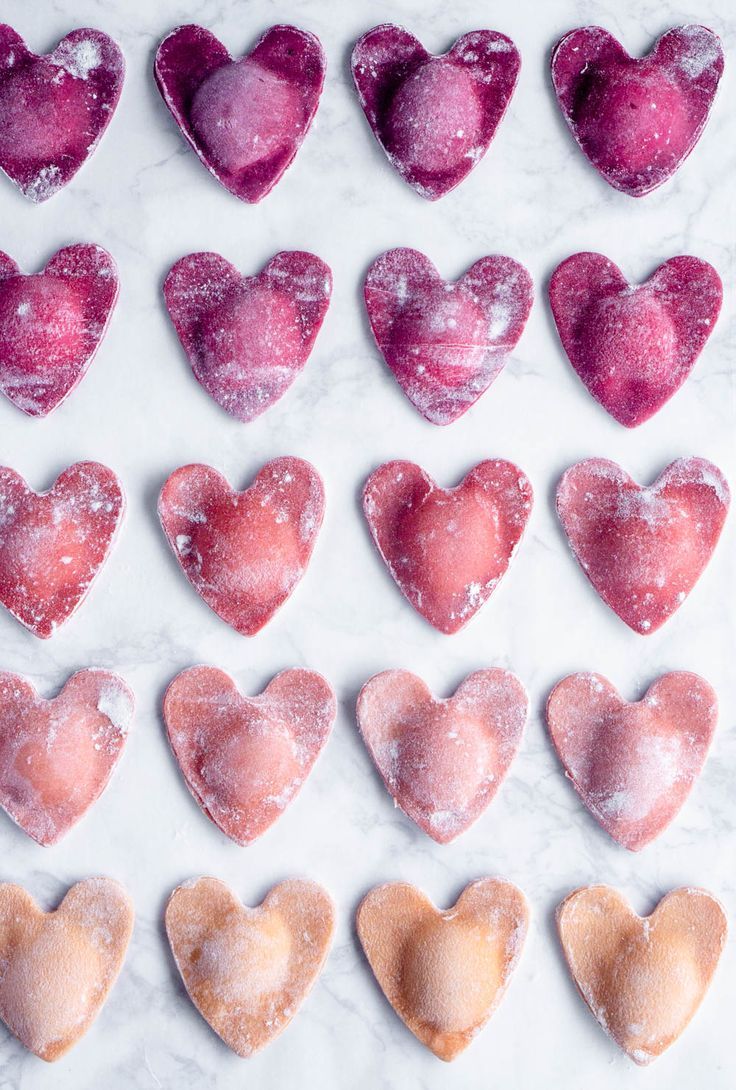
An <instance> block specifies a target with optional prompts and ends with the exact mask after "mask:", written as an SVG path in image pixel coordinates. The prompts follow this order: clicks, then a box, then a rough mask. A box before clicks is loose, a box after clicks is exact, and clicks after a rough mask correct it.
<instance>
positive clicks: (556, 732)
mask: <svg viewBox="0 0 736 1090" xmlns="http://www.w3.org/2000/svg"><path fill="white" fill-rule="evenodd" d="M717 718H718V701H717V698H716V694H715V692H714V691H713V689H712V688H711V686H710V685H709V684H708V682H707V681H704V680H703V678H702V677H698V675H697V674H690V673H687V672H685V671H678V672H676V673H671V674H665V675H664V676H663V677H660V678H658V679H657V681H655V682H654V683H653V684H652V685H651V686H650V687H649V689H648V690H647V693H646V695H645V696H644V697H643V699H642V700H639V701H637V702H636V703H633V704H630V703H628V701H626V700H623V699H622V697H621V696H620V695H619V693H618V692H617V691H616V689H615V688H614V686H613V685H612V684H611V682H610V681H608V680H607V679H606V678H604V677H601V675H600V674H585V673H581V674H571V675H570V676H569V677H566V678H565V679H564V680H563V681H561V682H560V683H559V684H558V685H556V686H555V688H554V689H553V690H552V692H551V694H550V697H549V700H548V701H547V723H548V726H549V732H550V736H551V738H552V742H553V744H554V747H555V749H556V750H557V754H558V756H559V758H560V760H561V761H562V764H563V766H564V768H565V772H566V773H567V775H568V776H569V777H570V779H571V780H572V782H573V785H574V787H575V790H576V791H577V792H578V794H579V795H580V798H581V799H582V800H583V803H584V804H585V806H586V807H587V808H588V810H590V812H591V814H592V815H593V817H594V818H595V819H596V821H598V822H599V823H600V825H602V827H603V828H604V829H605V830H606V832H607V833H609V834H610V836H612V837H613V839H614V840H616V841H618V843H619V844H623V846H624V847H625V848H629V849H630V850H631V851H638V850H639V849H640V848H643V847H645V845H647V844H649V843H650V841H652V840H654V838H655V837H657V836H659V834H660V833H661V832H662V830H663V829H665V828H666V827H667V826H668V825H669V823H670V822H671V821H672V820H673V818H674V817H675V816H676V815H677V813H678V811H679V810H680V807H681V806H682V805H683V803H684V802H685V799H686V798H687V796H688V794H689V793H690V790H691V788H692V786H693V783H694V782H695V780H696V779H697V778H698V776H699V775H700V772H701V770H702V767H703V764H704V762H705V758H706V755H707V753H708V747H709V746H710V743H711V740H712V738H713V732H714V730H715V727H716V721H717Z"/></svg>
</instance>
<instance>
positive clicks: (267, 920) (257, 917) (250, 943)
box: [165, 878, 335, 1057]
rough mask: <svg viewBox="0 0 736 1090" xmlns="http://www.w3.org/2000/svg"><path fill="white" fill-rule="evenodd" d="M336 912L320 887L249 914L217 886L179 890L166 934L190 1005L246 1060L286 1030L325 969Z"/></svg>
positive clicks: (194, 884)
mask: <svg viewBox="0 0 736 1090" xmlns="http://www.w3.org/2000/svg"><path fill="white" fill-rule="evenodd" d="M334 915H335V913H334V907H333V904H332V901H331V900H330V898H329V896H328V895H327V893H326V892H325V891H324V890H323V889H322V888H321V887H320V886H318V885H317V884H316V882H310V881H306V880H302V879H291V880H289V881H286V882H281V883H280V884H279V885H277V886H274V887H273V889H272V890H271V891H270V892H269V894H268V896H267V897H266V898H265V900H264V901H263V903H262V904H261V905H260V906H259V907H258V908H247V907H244V906H243V905H242V904H241V903H240V902H239V901H238V900H237V898H236V897H235V895H234V894H233V893H232V891H231V890H230V889H228V887H227V886H226V885H225V884H224V883H223V882H220V881H218V880H217V879H216V878H195V879H192V880H190V881H189V882H186V883H184V885H182V886H179V887H178V888H177V889H175V890H174V892H173V893H172V895H171V897H170V898H169V903H168V905H167V906H166V917H165V923H166V934H167V936H168V939H169V944H170V946H171V950H172V953H173V955H174V959H175V961H176V965H177V968H178V969H179V972H180V973H181V976H182V979H183V981H184V985H185V987H186V989H187V992H188V994H189V998H190V999H191V1000H192V1002H193V1003H194V1006H195V1007H196V1008H197V1010H198V1011H199V1013H200V1014H201V1015H202V1017H203V1018H204V1019H205V1021H206V1022H208V1023H209V1025H210V1027H211V1028H212V1029H213V1030H214V1031H215V1033H217V1034H218V1036H219V1037H221V1038H222V1040H223V1041H224V1042H225V1044H226V1045H227V1046H228V1048H231V1049H232V1050H233V1051H234V1052H236V1053H237V1054H238V1055H239V1056H243V1057H246V1056H251V1055H253V1053H254V1052H257V1051H259V1050H260V1049H262V1048H264V1047H265V1046H266V1045H267V1044H270V1042H271V1041H272V1040H273V1039H274V1038H275V1037H277V1036H278V1035H279V1034H280V1033H281V1032H282V1031H283V1030H284V1029H285V1028H286V1026H288V1024H289V1022H290V1021H291V1019H292V1018H293V1016H294V1015H295V1014H296V1013H297V1011H298V1009H299V1007H300V1006H301V1004H302V1003H303V1002H304V1000H305V998H306V996H307V995H308V993H309V991H310V990H311V988H312V985H313V984H314V982H315V980H316V979H317V977H318V976H319V973H320V971H321V969H322V966H323V964H324V961H325V958H326V957H327V953H328V951H329V948H330V944H331V941H332V934H333V930H334Z"/></svg>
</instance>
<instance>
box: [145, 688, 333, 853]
mask: <svg viewBox="0 0 736 1090" xmlns="http://www.w3.org/2000/svg"><path fill="white" fill-rule="evenodd" d="M336 711H337V706H336V703H335V694H334V693H333V691H332V689H331V688H330V686H329V685H328V684H327V682H326V681H325V679H324V678H323V677H321V676H320V674H316V673H314V672H313V671H312V670H284V671H283V672H282V673H280V674H277V676H276V677H275V678H274V679H273V680H272V681H271V682H270V683H269V684H268V686H267V687H266V689H265V690H264V691H263V692H262V693H261V694H260V696H242V695H241V694H240V692H239V691H238V689H237V687H236V685H235V682H234V681H233V679H232V678H231V677H230V676H229V675H228V674H226V673H224V672H223V671H222V670H216V669H215V668H214V667H211V666H194V667H192V668H191V669H189V670H184V672H183V673H181V674H179V675H178V677H175V678H174V680H173V681H172V682H171V684H170V685H169V687H168V689H167V690H166V696H165V697H164V719H165V720H166V729H167V732H168V736H169V742H170V743H171V748H172V750H173V751H174V756H175V757H176V759H177V761H178V762H179V767H180V768H181V770H182V773H183V774H184V779H185V780H186V782H187V787H188V788H189V790H190V791H191V793H192V795H193V796H194V798H195V799H196V800H197V803H198V804H199V806H200V807H201V809H202V810H203V812H204V813H205V814H206V815H207V817H208V818H209V819H210V821H213V822H214V823H215V825H216V826H217V827H218V829H221V830H222V832H223V833H225V835H226V836H229V837H230V839H231V840H234V841H235V842H236V843H237V844H250V843H251V841H253V840H255V839H256V838H257V837H259V836H261V834H262V833H265V831H266V829H268V828H269V827H270V826H271V825H273V823H274V822H275V821H276V820H277V819H278V818H279V817H280V816H281V814H282V813H283V811H284V810H285V809H286V807H287V806H288V805H289V803H290V802H291V801H292V799H294V797H295V796H296V795H297V794H298V792H299V790H300V788H301V786H302V784H303V783H304V780H305V779H306V778H307V776H308V775H309V773H310V771H311V769H312V765H313V764H314V762H315V761H316V759H317V757H318V756H319V753H320V750H321V749H322V747H323V745H324V744H325V742H326V741H327V738H328V736H329V733H330V729H331V727H332V724H333V722H334V719H335V714H336Z"/></svg>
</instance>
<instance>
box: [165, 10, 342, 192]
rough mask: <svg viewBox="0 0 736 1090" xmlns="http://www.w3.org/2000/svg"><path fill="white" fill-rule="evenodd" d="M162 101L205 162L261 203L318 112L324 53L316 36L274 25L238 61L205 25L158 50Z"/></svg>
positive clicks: (185, 29)
mask: <svg viewBox="0 0 736 1090" xmlns="http://www.w3.org/2000/svg"><path fill="white" fill-rule="evenodd" d="M154 75H155V77H156V83H157V84H158V88H159V91H160V92H161V94H162V95H163V99H164V102H165V103H166V105H167V106H168V108H169V109H170V110H171V113H172V114H173V116H174V120H175V121H176V123H177V125H178V126H179V128H180V129H181V131H182V133H183V134H184V136H185V137H186V139H187V140H188V141H189V143H190V144H191V145H192V147H193V148H194V150H195V151H196V153H197V155H198V156H199V158H200V159H201V160H202V162H203V163H204V165H205V166H206V167H207V169H208V170H209V171H210V173H211V174H213V175H214V176H215V178H217V180H218V181H219V182H221V183H222V185H224V186H225V188H226V189H228V190H229V191H230V192H231V193H233V194H234V195H235V196H236V197H238V198H239V199H240V200H241V201H248V202H250V203H251V204H254V203H256V202H257V201H260V200H261V199H262V198H263V197H265V196H266V194H267V193H269V192H270V191H271V189H273V187H274V186H275V185H276V183H277V182H278V181H279V179H280V178H281V176H282V174H283V173H284V171H285V170H286V169H287V167H288V166H290V164H291V162H292V160H293V158H294V156H295V155H296V153H297V152H298V151H299V148H300V147H301V145H302V141H303V140H304V137H305V136H306V135H307V132H308V131H309V126H310V125H311V124H312V119H313V118H314V115H315V113H316V111H317V105H318V103H319V97H320V94H321V93H322V85H323V83H324V78H325V56H324V53H323V51H322V46H321V45H320V43H319V40H318V39H317V38H315V36H314V35H313V34H309V33H307V32H306V31H304V30H298V29H297V28H296V27H293V26H273V27H271V28H270V29H269V30H267V31H266V33H265V34H263V35H262V37H261V38H260V39H259V40H258V42H257V43H256V45H255V47H254V48H253V50H252V51H251V52H250V53H248V54H246V55H245V56H244V57H240V58H238V59H237V60H234V59H233V58H232V57H231V56H230V54H229V53H228V51H227V49H226V48H225V46H224V45H223V44H222V42H220V41H219V40H218V39H217V38H216V37H215V36H214V34H211V33H210V32H209V30H205V29H204V28H203V27H201V26H182V27H179V28H178V29H177V30H174V31H172V33H171V34H169V35H168V37H166V38H164V40H163V42H162V43H161V45H160V46H159V48H158V52H157V53H156V61H155V65H154Z"/></svg>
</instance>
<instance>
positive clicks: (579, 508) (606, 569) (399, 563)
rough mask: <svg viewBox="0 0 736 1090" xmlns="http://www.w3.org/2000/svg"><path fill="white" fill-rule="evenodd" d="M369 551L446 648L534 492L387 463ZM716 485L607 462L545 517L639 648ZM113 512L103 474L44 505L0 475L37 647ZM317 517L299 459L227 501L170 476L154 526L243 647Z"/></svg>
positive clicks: (507, 465)
mask: <svg viewBox="0 0 736 1090" xmlns="http://www.w3.org/2000/svg"><path fill="white" fill-rule="evenodd" d="M362 496H363V512H364V515H365V519H366V522H367V524H368V528H369V530H370V534H371V536H372V538H373V542H374V545H375V546H376V550H377V552H378V554H379V556H380V558H381V559H382V561H383V563H384V565H385V567H386V569H387V571H388V573H389V574H390V575H391V577H392V578H393V580H394V582H395V584H396V586H397V587H398V589H399V590H400V592H401V593H402V594H403V596H404V597H405V599H406V600H407V601H408V602H409V603H410V605H412V606H413V607H414V609H415V610H416V611H417V612H418V613H419V614H420V615H421V616H422V617H423V618H424V619H425V620H426V621H428V622H429V624H430V625H432V626H433V627H434V628H435V629H437V630H438V631H439V632H443V633H445V634H448V635H450V634H453V633H455V632H458V631H459V630H460V629H461V628H463V627H464V626H465V625H466V624H467V623H468V621H470V620H471V618H472V617H474V616H475V614H476V613H477V612H478V610H479V609H481V607H482V606H483V605H484V604H485V603H486V602H487V601H488V599H489V598H490V597H491V595H492V594H493V593H494V591H495V590H496V588H497V586H498V584H499V582H500V580H501V579H502V578H503V577H504V575H505V574H506V571H507V569H508V567H509V564H510V562H511V560H512V557H513V556H514V554H515V552H516V550H517V548H518V546H519V543H520V541H521V538H522V534H523V532H524V529H525V527H526V525H527V522H528V520H529V516H530V513H531V510H532V502H533V493H532V486H531V484H530V482H529V480H528V478H527V477H526V476H525V474H524V473H523V472H522V471H521V470H520V469H519V467H518V466H516V465H514V464H513V463H512V462H508V461H504V460H501V459H494V460H487V461H483V462H480V463H478V464H477V465H476V466H474V467H473V469H471V470H470V471H469V472H468V473H467V474H466V476H465V477H464V478H463V480H462V481H461V482H460V483H459V484H457V485H455V486H454V487H451V488H443V487H441V486H440V485H438V484H437V483H436V482H435V481H434V480H433V479H432V478H431V477H430V476H429V474H427V473H426V472H425V471H424V470H423V469H422V468H421V467H420V466H418V465H416V464H415V463H414V462H409V461H392V462H386V463H384V464H383V465H381V466H379V467H378V469H376V470H374V472H373V473H371V475H370V476H369V478H368V480H367V481H366V482H365V485H364V486H363V493H362ZM729 503H730V492H729V487H728V484H727V482H726V480H725V478H724V476H723V474H722V473H721V471H720V470H719V469H718V467H717V466H715V465H714V464H713V463H712V462H708V461H706V460H705V459H704V458H696V457H689V458H679V459H677V460H676V461H674V462H672V463H671V464H670V465H668V466H667V467H666V468H665V469H664V470H663V471H662V473H660V475H659V477H658V478H657V479H656V481H655V482H654V483H653V484H651V485H648V486H646V485H640V484H638V483H637V482H636V481H634V480H633V479H632V478H631V477H630V476H629V475H628V473H626V472H625V471H624V470H623V469H622V468H621V467H620V466H618V465H617V464H616V463H615V462H611V461H608V460H606V459H603V458H589V459H587V460H585V461H582V462H578V463H577V464H576V465H573V466H571V467H570V468H569V469H568V470H566V472H565V473H564V474H563V476H562V478H561V480H560V482H559V485H558V488H557V513H558V516H559V519H560V522H561V525H562V528H563V530H564V532H565V534H566V536H567V539H568V542H569V545H570V548H571V550H572V553H573V555H574V557H575V559H576V560H577V562H578V563H579V565H580V567H581V569H582V571H583V572H584V573H585V575H586V576H587V578H588V580H589V582H590V584H591V585H592V587H593V588H594V589H595V591H596V592H597V594H598V595H599V597H600V598H601V599H602V600H603V601H604V602H605V603H606V604H607V605H608V606H609V607H610V608H611V609H612V610H613V611H614V612H615V613H616V614H617V615H618V616H619V617H620V618H621V619H622V620H623V621H624V622H625V623H626V624H627V625H628V626H629V627H630V628H631V629H632V630H633V631H634V632H637V633H638V634H640V635H649V634H651V633H653V632H655V631H656V630H657V629H658V628H660V627H661V626H662V625H663V624H665V622H667V621H668V620H669V619H670V618H671V617H672V616H673V614H674V613H675V612H676V611H677V610H678V609H679V608H680V607H681V606H682V604H683V602H684V601H685V599H686V598H687V596H688V594H689V593H690V592H691V591H692V589H693V587H694V586H695V585H696V583H697V582H698V580H699V579H700V577H701V575H702V573H703V571H704V569H705V568H706V566H707V564H708V563H709V561H710V559H711V556H712V554H713V552H714V550H715V548H716V545H717V543H718V540H719V537H720V534H721V531H722V529H723V525H724V522H725V520H726V516H727V513H728V508H729ZM124 509H125V496H124V493H123V488H122V485H121V483H120V481H119V479H118V478H117V476H116V475H115V473H114V472H113V471H112V470H111V469H109V468H107V467H106V466H104V465H101V464H100V463H98V462H77V463H75V464H74V465H72V466H70V467H69V468H68V469H66V470H64V472H63V473H61V474H60V475H59V477H57V479H56V481H55V483H54V484H53V486H52V487H51V488H50V489H49V490H48V491H46V492H41V493H38V492H35V491H33V489H31V488H30V487H29V485H28V484H27V483H26V481H25V480H24V479H23V478H22V477H21V476H20V474H19V473H17V472H16V471H15V470H14V469H11V468H8V467H0V604H2V605H3V606H4V607H5V608H6V609H7V610H8V611H9V612H10V613H11V614H12V615H13V617H15V618H16V619H17V620H18V621H19V622H20V623H21V624H22V625H24V626H25V627H26V628H27V629H28V630H29V631H31V632H32V633H33V634H34V635H36V636H38V637H40V638H42V639H46V638H48V637H50V636H52V635H53V634H54V633H55V632H56V631H57V630H58V629H59V628H60V626H61V625H63V624H65V623H66V622H67V621H68V620H69V618H70V617H71V616H72V615H73V614H74V612H75V611H76V610H77V608H78V607H79V606H80V605H81V603H82V602H83V601H84V599H85V597H86V595H87V593H88V591H89V590H90V587H91V586H92V584H93V582H94V580H95V579H96V577H97V575H98V573H99V571H100V569H101V567H102V565H103V564H104V562H105V560H106V559H107V556H108V554H109V552H110V550H111V548H112V545H113V542H114V539H115V537H116V534H117V531H118V529H119V527H120V524H121V522H122V519H123V515H124ZM324 509H325V490H324V485H323V482H322V478H321V477H320V475H319V474H318V473H317V471H316V469H315V468H314V466H312V465H311V464H310V463H309V462H306V461H304V460H303V459H301V458H295V457H283V458H275V459H273V460H272V461H270V462H267V463H266V464H265V465H264V466H262V468H261V469H260V470H259V471H258V473H257V474H256V476H255V478H254V480H253V481H252V483H251V484H250V485H249V487H247V488H246V489H244V490H243V491H239V490H237V489H236V488H233V487H232V486H231V485H230V483H229V482H228V481H227V480H226V479H225V477H224V476H223V475H222V474H221V473H220V472H219V471H218V470H216V469H214V468H212V467H211V466H208V465H203V464H192V465H185V466H181V467H180V468H179V469H177V470H175V471H174V472H173V473H172V474H171V476H170V477H169V478H168V479H167V481H166V483H165V484H164V486H163V488H162V490H161V493H160V496H159V501H158V515H159V520H160V522H161V526H162V528H163V531H164V534H165V536H166V539H167V541H168V543H169V545H170V547H171V550H172V553H173V555H174V557H175V558H176V560H177V562H178V564H179V567H180V569H181V571H182V572H183V574H184V575H185V577H186V578H187V580H188V582H189V583H190V585H191V586H192V587H193V589H194V590H195V591H196V592H197V594H198V595H199V596H200V598H201V599H202V600H203V601H204V602H205V603H206V604H207V605H208V606H209V607H210V609H212V610H213V611H214V612H215V613H216V614H217V615H218V616H219V617H220V618H221V619H222V620H223V621H225V622H226V623H227V624H228V625H230V626H231V627H232V628H234V629H235V630H236V631H237V632H239V633H241V634H242V635H244V636H254V635H255V634H256V633H258V632H259V631H260V630H261V629H262V628H263V627H264V625H266V624H267V623H268V622H269V621H270V620H271V618H272V617H273V616H274V614H275V613H276V612H277V610H278V609H280V607H281V606H283V604H284V603H285V602H286V600H287V599H288V598H289V597H290V595H291V594H292V592H293V591H294V590H295V588H296V586H297V584H298V583H299V582H300V580H301V579H302V577H303V576H304V574H305V572H306V570H307V567H308V565H309V562H310V559H311V556H312V552H313V549H314V546H315V542H316V540H317V537H318V535H319V531H320V528H321V525H322V519H323V515H324Z"/></svg>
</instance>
